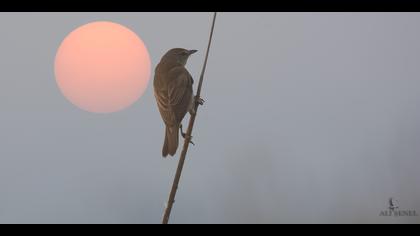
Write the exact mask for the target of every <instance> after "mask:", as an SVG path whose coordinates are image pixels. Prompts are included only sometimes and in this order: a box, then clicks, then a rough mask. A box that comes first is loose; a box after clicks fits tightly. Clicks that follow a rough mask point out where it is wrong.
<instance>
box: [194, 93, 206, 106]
mask: <svg viewBox="0 0 420 236" xmlns="http://www.w3.org/2000/svg"><path fill="white" fill-rule="evenodd" d="M194 100H195V102H196V103H197V104H199V105H204V102H205V101H204V99H202V98H200V97H198V96H197V95H196V96H194Z"/></svg>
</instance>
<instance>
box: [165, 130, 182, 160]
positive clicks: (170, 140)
mask: <svg viewBox="0 0 420 236" xmlns="http://www.w3.org/2000/svg"><path fill="white" fill-rule="evenodd" d="M178 132H179V126H175V127H168V126H166V132H165V142H164V143H163V148H162V156H163V157H166V156H168V154H169V155H171V156H173V155H175V153H176V150H177V149H178V138H179V133H178Z"/></svg>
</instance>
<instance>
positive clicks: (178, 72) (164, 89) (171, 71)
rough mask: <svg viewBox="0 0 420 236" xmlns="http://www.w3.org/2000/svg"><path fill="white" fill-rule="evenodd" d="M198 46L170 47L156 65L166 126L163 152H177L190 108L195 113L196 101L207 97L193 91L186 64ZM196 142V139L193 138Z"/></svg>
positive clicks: (155, 84) (157, 95)
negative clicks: (198, 96)
mask: <svg viewBox="0 0 420 236" xmlns="http://www.w3.org/2000/svg"><path fill="white" fill-rule="evenodd" d="M196 52H197V50H187V49H184V48H173V49H170V50H169V51H167V52H166V53H165V54H164V55H163V56H162V58H161V60H160V62H159V63H158V65H157V66H156V68H155V76H154V80H153V88H154V95H155V99H156V102H157V105H158V109H159V113H160V115H161V117H162V119H163V122H164V124H165V126H166V128H165V140H164V143H163V148H162V156H163V157H167V156H168V155H170V156H174V155H175V153H176V150H177V149H178V145H179V130H181V134H182V136H183V137H184V138H185V133H183V131H182V120H183V119H184V117H185V115H186V114H187V112H189V113H190V114H191V115H192V114H195V112H196V111H195V103H196V102H197V103H199V104H201V105H202V104H203V102H204V100H202V99H201V98H196V97H195V96H194V93H193V84H194V80H193V78H192V76H191V74H190V73H189V72H188V70H187V69H186V68H185V66H186V64H187V61H188V59H189V58H190V56H191V55H192V54H194V53H196ZM191 143H192V142H191Z"/></svg>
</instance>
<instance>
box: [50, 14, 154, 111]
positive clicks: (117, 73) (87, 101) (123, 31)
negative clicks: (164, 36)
mask: <svg viewBox="0 0 420 236" xmlns="http://www.w3.org/2000/svg"><path fill="white" fill-rule="evenodd" d="M150 66H151V63H150V57H149V53H148V51H147V48H146V46H145V44H144V43H143V41H142V40H141V39H140V37H139V36H137V35H136V34H135V33H134V32H133V31H131V30H130V29H128V28H126V27H125V26H122V25H120V24H116V23H112V22H107V21H99V22H92V23H89V24H86V25H83V26H81V27H79V28H77V29H75V30H74V31H72V32H71V33H70V34H69V35H68V36H67V37H66V38H65V39H64V40H63V42H62V43H61V45H60V47H59V49H58V51H57V55H56V58H55V77H56V81H57V84H58V87H59V88H60V90H61V92H62V94H63V95H64V96H65V97H66V98H67V99H68V100H69V101H70V102H71V103H73V104H74V105H76V106H77V107H79V108H81V109H83V110H86V111H89V112H94V113H111V112H116V111H120V110H123V109H125V108H127V107H129V106H131V105H132V104H133V103H134V102H135V101H137V100H138V99H139V98H140V97H141V96H142V95H143V93H144V91H145V90H146V88H147V84H148V82H149V79H150V73H151V70H150Z"/></svg>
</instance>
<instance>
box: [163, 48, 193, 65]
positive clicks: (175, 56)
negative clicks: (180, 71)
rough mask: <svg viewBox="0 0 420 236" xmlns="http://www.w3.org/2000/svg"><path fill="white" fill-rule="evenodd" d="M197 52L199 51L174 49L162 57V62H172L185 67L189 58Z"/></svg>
mask: <svg viewBox="0 0 420 236" xmlns="http://www.w3.org/2000/svg"><path fill="white" fill-rule="evenodd" d="M196 52H197V50H187V49H184V48H173V49H171V50H169V51H168V52H167V53H166V54H165V55H164V56H163V57H162V60H171V61H174V62H176V63H179V64H181V65H184V66H185V65H186V64H187V61H188V58H189V57H190V56H191V55H192V54H194V53H196Z"/></svg>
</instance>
